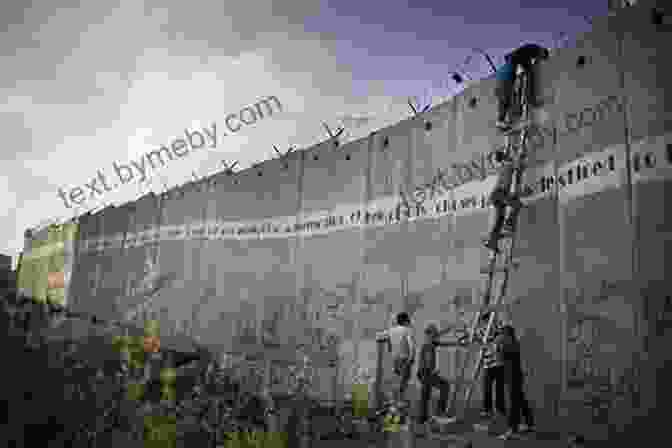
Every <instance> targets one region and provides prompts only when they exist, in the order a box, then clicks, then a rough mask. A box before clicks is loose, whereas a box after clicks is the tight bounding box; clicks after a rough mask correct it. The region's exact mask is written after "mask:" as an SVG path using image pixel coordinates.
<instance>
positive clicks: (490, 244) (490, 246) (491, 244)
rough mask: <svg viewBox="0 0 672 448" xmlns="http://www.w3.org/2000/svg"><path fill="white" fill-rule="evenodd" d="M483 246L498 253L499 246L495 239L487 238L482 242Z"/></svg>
mask: <svg viewBox="0 0 672 448" xmlns="http://www.w3.org/2000/svg"><path fill="white" fill-rule="evenodd" d="M483 246H485V248H486V249H489V250H491V251H493V252H495V253H499V246H498V245H497V241H496V240H489V241H486V242H485V243H483Z"/></svg>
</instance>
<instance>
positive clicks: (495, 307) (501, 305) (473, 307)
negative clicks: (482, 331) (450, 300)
mask: <svg viewBox="0 0 672 448" xmlns="http://www.w3.org/2000/svg"><path fill="white" fill-rule="evenodd" d="M464 310H465V311H467V312H469V311H473V312H477V313H478V312H479V311H480V312H481V313H488V312H490V311H506V310H507V305H506V304H505V303H498V304H491V305H465V306H464Z"/></svg>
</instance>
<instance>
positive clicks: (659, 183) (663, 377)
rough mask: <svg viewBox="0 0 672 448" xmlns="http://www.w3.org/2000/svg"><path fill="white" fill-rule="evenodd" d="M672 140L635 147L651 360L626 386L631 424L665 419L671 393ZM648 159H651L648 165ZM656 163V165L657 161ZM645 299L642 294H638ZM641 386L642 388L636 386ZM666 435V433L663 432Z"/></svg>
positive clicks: (646, 350) (646, 352) (646, 347)
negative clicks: (630, 399) (631, 393)
mask: <svg viewBox="0 0 672 448" xmlns="http://www.w3.org/2000/svg"><path fill="white" fill-rule="evenodd" d="M671 143H672V139H670V135H669V133H668V134H666V135H664V136H660V137H649V138H646V139H644V140H643V141H640V142H638V143H636V144H635V145H633V147H632V152H633V159H635V158H636V156H635V154H637V155H639V157H638V159H639V160H638V161H637V163H633V165H632V166H633V184H634V185H633V196H634V197H633V200H634V204H635V206H634V208H635V214H636V217H637V218H636V219H637V236H638V253H637V264H638V269H637V272H638V277H639V285H640V290H641V300H642V305H643V306H642V307H641V309H640V316H641V324H642V325H641V328H640V331H641V336H642V338H643V347H642V354H643V357H642V358H644V356H645V357H646V358H645V359H646V362H641V361H640V363H639V365H641V366H642V367H643V368H642V370H641V372H640V375H641V376H640V378H638V379H637V378H636V377H630V378H628V381H627V382H626V384H627V385H628V386H630V387H633V389H634V391H635V392H636V396H637V395H639V397H638V398H639V399H638V400H637V401H636V403H635V404H634V405H633V409H634V414H635V416H636V418H635V419H632V422H629V426H635V425H637V424H640V423H646V422H654V421H658V419H660V418H664V417H663V414H662V413H663V412H664V409H665V399H664V397H667V396H669V395H670V385H669V381H667V378H669V375H670V366H672V357H671V356H670V351H669V340H670V328H672V326H671V325H670V322H671V321H672V319H671V316H672V313H671V310H672V299H671V297H672V295H671V294H670V290H671V285H670V275H669V270H670V269H669V266H670V265H672V259H671V258H670V251H671V250H672V239H671V238H670V235H672V232H671V230H672V229H671V227H670V226H671V223H672V213H671V210H670V205H669V203H670V201H669V198H670V196H671V195H672V184H671V183H670V178H671V177H672V146H671V145H670V144H671ZM646 159H648V161H649V163H644V162H645V161H646ZM654 161H655V165H654V164H653V163H652V162H654ZM638 298H640V297H638ZM638 384H639V385H641V387H637V385H638ZM638 430H639V431H650V432H651V433H653V434H657V433H658V432H657V431H660V429H658V428H657V427H653V425H646V426H641V425H639V426H638ZM661 435H662V434H661Z"/></svg>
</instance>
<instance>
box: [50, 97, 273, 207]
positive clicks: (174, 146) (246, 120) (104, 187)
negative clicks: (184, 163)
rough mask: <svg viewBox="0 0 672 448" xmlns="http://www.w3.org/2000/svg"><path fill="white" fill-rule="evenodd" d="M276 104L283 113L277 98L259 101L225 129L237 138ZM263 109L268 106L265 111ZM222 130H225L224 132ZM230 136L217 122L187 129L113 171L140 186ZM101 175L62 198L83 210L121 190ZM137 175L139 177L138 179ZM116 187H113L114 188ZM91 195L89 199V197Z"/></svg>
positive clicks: (226, 120)
mask: <svg viewBox="0 0 672 448" xmlns="http://www.w3.org/2000/svg"><path fill="white" fill-rule="evenodd" d="M273 104H275V105H277V108H278V109H279V111H282V104H280V101H279V100H278V98H276V97H275V96H269V97H266V98H264V99H262V100H260V101H257V102H256V103H254V104H253V105H251V106H247V107H244V108H243V109H241V110H240V111H238V112H236V113H233V114H228V115H227V116H226V117H225V118H224V125H225V127H226V129H227V130H228V131H229V132H231V133H232V134H235V133H236V132H238V131H240V129H241V128H242V127H243V126H244V125H247V126H250V125H252V124H254V123H256V122H257V121H260V120H262V119H264V118H265V115H264V112H266V116H271V115H273V111H274V108H273ZM262 105H263V106H264V107H263V108H262ZM220 130H221V128H220ZM227 135H228V134H227V133H226V132H225V131H222V132H220V133H219V135H218V130H217V123H215V122H213V123H212V124H211V125H210V126H209V127H205V128H201V129H184V132H183V134H180V136H179V137H177V138H175V139H173V141H172V142H170V143H169V144H167V145H162V146H161V147H160V148H159V149H155V150H153V151H150V152H147V153H145V154H143V156H142V157H141V158H140V159H139V160H138V161H135V160H131V161H130V162H129V163H127V164H123V163H117V162H113V163H112V169H113V171H114V174H115V175H116V178H117V182H120V183H121V185H124V184H127V183H129V182H131V181H132V180H134V179H137V181H138V182H144V181H145V180H146V179H148V178H149V176H148V172H149V167H150V166H151V169H152V170H157V169H158V168H160V167H163V166H164V165H165V164H166V163H167V160H175V159H176V158H177V159H181V158H184V157H186V156H187V155H188V154H189V153H190V152H192V151H196V150H199V149H202V148H215V147H216V146H217V142H218V141H220V140H221V138H223V137H226V136H227ZM96 174H97V175H96V176H95V177H94V178H93V179H92V180H91V182H88V183H85V184H84V187H81V186H80V187H74V188H71V189H70V191H68V192H67V193H66V192H65V191H63V189H62V188H59V189H58V196H59V197H60V198H61V199H62V200H63V203H64V204H65V206H66V208H72V207H73V205H74V206H76V207H79V206H82V205H83V204H84V203H85V202H86V201H87V200H88V199H92V198H96V197H97V196H102V195H103V193H104V192H109V191H112V190H113V189H114V188H117V187H118V186H119V183H115V181H114V179H112V182H108V177H107V176H106V175H105V174H104V173H103V171H102V170H98V171H97V173H96ZM136 174H138V175H139V176H137V177H136ZM111 184H112V185H111ZM87 193H88V197H87Z"/></svg>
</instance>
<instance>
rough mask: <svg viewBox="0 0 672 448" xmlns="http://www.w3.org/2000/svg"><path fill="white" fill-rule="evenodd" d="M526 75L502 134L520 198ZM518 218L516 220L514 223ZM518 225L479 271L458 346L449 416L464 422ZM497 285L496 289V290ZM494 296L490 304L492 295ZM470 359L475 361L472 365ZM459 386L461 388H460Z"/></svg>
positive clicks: (501, 301) (502, 298)
mask: <svg viewBox="0 0 672 448" xmlns="http://www.w3.org/2000/svg"><path fill="white" fill-rule="evenodd" d="M528 85H529V83H528V74H527V73H525V72H524V73H523V74H522V75H521V76H518V77H517V79H516V84H515V88H514V107H515V108H516V109H517V112H518V113H517V114H516V115H517V117H516V118H517V120H515V122H514V124H513V126H512V128H511V129H508V130H507V131H505V132H504V135H505V136H506V150H507V152H508V153H509V154H511V155H513V163H514V168H515V171H514V179H513V182H512V184H513V185H512V193H513V194H514V195H515V196H516V197H520V195H521V193H522V180H523V172H524V170H525V159H526V157H527V155H528V154H527V149H528V147H527V144H528V133H529V126H530V121H529V107H528V99H529V98H530V93H531V92H528ZM517 220H518V217H517V216H516V221H517ZM517 230H518V222H515V223H514V227H513V232H508V233H507V232H501V233H500V235H499V239H498V242H497V245H498V246H499V251H494V250H492V251H491V252H490V257H489V262H488V265H487V266H485V267H483V268H482V269H481V274H482V275H485V276H486V286H485V292H484V294H483V303H482V306H481V307H479V308H478V309H477V311H476V313H475V315H474V318H473V322H472V324H471V327H470V330H469V332H468V333H467V335H466V337H465V338H463V339H462V346H463V347H464V348H466V350H465V352H464V356H462V362H461V363H460V364H461V366H459V367H458V372H459V376H458V378H457V383H456V386H455V387H454V388H453V393H452V397H451V398H452V399H451V407H450V409H451V413H452V415H454V416H456V417H457V418H459V419H464V418H465V415H466V413H467V411H468V410H469V408H470V402H471V398H472V395H473V391H474V387H475V386H476V385H477V384H479V379H480V376H481V373H482V370H483V364H484V358H485V351H486V346H485V344H487V343H489V342H491V341H492V339H493V333H494V331H493V330H494V328H495V326H496V323H497V320H498V312H499V311H500V310H501V308H502V306H504V305H505V304H506V296H507V289H508V285H509V278H510V274H511V271H512V270H513V269H515V268H517V267H518V262H517V261H516V260H515V259H514V258H513V253H514V250H515V246H516V240H517ZM497 285H499V288H497V287H496V286H497ZM493 290H494V291H497V294H496V295H495V297H494V300H492V298H493V295H492V292H493ZM487 313H489V318H488V322H487V325H486V326H485V329H484V331H483V329H482V328H481V327H480V325H481V320H482V317H483V316H484V314H487ZM474 355H476V360H475V362H474V359H473V358H474ZM470 365H471V375H470V377H469V379H465V373H466V372H467V370H468V367H469V366H470ZM460 385H461V386H462V387H460ZM462 394H464V395H463V402H462V407H461V409H459V406H458V403H459V401H460V398H461V396H462Z"/></svg>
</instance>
